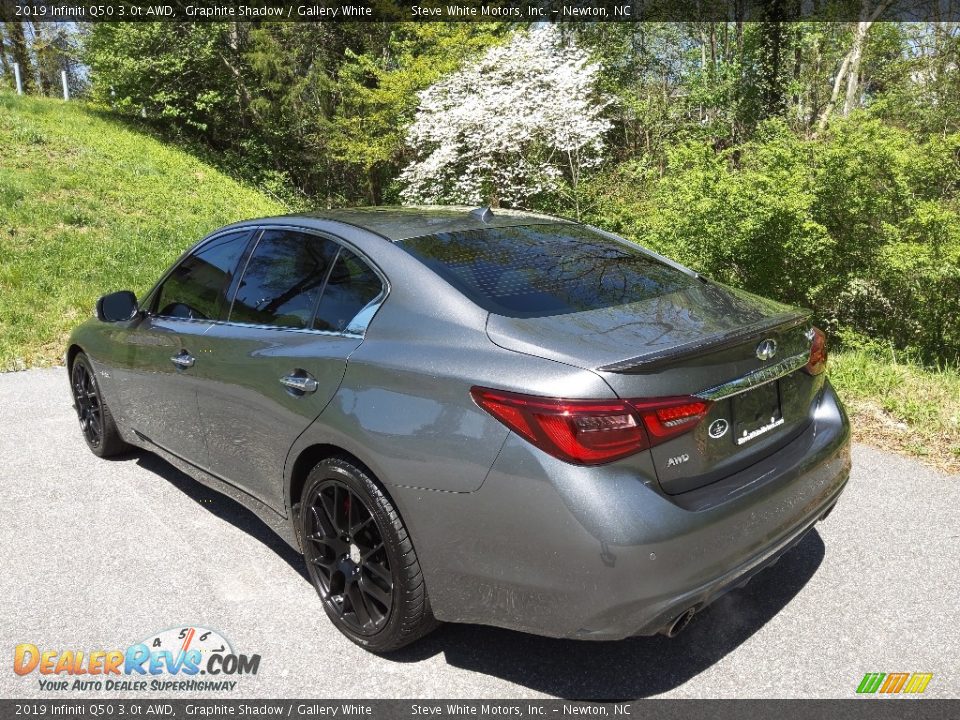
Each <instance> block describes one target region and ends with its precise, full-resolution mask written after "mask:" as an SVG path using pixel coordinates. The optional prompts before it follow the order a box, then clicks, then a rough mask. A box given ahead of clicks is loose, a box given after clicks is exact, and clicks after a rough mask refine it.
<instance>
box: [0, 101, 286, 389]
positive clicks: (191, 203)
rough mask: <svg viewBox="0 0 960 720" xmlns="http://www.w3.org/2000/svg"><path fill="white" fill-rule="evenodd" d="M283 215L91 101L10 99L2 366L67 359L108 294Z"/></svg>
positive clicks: (0, 138)
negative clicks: (227, 228)
mask: <svg viewBox="0 0 960 720" xmlns="http://www.w3.org/2000/svg"><path fill="white" fill-rule="evenodd" d="M283 210H284V208H283V207H282V206H280V205H279V204H278V203H276V202H275V201H273V200H271V199H269V198H267V197H265V196H264V195H262V194H261V193H259V192H257V191H256V190H253V189H251V188H248V187H245V186H243V185H241V184H240V183H238V182H236V181H234V180H232V179H230V178H228V177H227V176H225V175H223V174H222V173H220V172H218V171H217V170H216V169H214V168H213V167H211V166H210V165H208V164H206V163H204V162H202V161H200V160H198V159H197V158H195V157H194V156H192V155H190V154H188V153H186V152H183V151H181V150H178V149H176V148H175V147H172V146H170V145H166V144H164V143H162V142H161V141H160V140H158V139H156V138H154V137H151V136H149V135H147V134H144V133H141V132H137V131H136V130H134V129H131V128H130V127H128V126H126V125H124V124H123V123H122V122H120V121H114V120H111V119H110V118H109V117H108V116H105V115H103V114H100V113H97V112H95V111H93V110H91V109H89V108H87V107H85V106H84V105H83V104H82V103H75V102H73V103H65V102H62V101H58V100H50V99H39V98H24V97H16V96H15V95H12V94H10V93H3V92H0V371H4V370H15V369H21V368H24V367H30V366H35V365H47V364H51V363H55V362H58V361H59V360H60V359H61V358H62V355H63V351H64V342H65V339H66V336H67V334H68V333H69V331H70V329H71V328H72V327H73V326H74V325H76V324H77V323H78V322H80V321H81V320H82V319H83V318H85V317H87V316H89V315H90V313H91V312H92V308H93V304H94V302H95V300H96V298H97V297H98V296H100V295H102V294H103V293H106V292H111V291H113V290H121V289H131V290H134V291H135V292H137V293H141V292H143V291H144V290H146V289H148V288H149V287H150V286H151V285H152V283H153V282H154V281H155V280H156V278H157V276H158V275H159V274H160V272H161V271H162V270H163V269H164V268H166V267H167V266H168V265H169V264H170V262H171V261H172V260H173V259H174V258H176V257H177V255H179V254H180V253H181V252H182V251H183V250H184V249H185V248H186V247H188V246H189V245H191V244H193V243H194V242H196V241H197V240H199V239H200V238H201V237H202V236H203V235H204V234H205V233H207V232H209V231H211V230H213V229H215V228H217V227H219V226H221V225H224V224H226V223H229V222H233V221H235V220H240V219H244V218H249V217H256V216H259V215H268V214H275V213H278V212H283Z"/></svg>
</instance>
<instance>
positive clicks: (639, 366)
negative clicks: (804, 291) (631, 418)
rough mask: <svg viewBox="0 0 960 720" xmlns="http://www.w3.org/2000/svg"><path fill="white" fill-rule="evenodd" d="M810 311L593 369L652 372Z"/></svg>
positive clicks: (799, 320) (780, 327)
mask: <svg viewBox="0 0 960 720" xmlns="http://www.w3.org/2000/svg"><path fill="white" fill-rule="evenodd" d="M812 316H813V313H812V312H810V311H807V310H804V311H796V312H787V313H781V314H779V315H774V316H772V317H768V318H764V319H763V320H760V321H758V322H755V323H751V324H750V325H745V326H743V327H740V328H736V329H735V330H731V331H729V332H727V333H723V334H721V335H710V336H708V337H705V338H700V339H697V340H692V341H690V342H686V343H683V344H681V345H673V346H672V347H668V348H664V349H663V350H655V351H653V352H649V353H644V354H642V355H637V356H635V357H632V358H628V359H626V360H619V361H617V362H615V363H610V364H609V365H603V366H602V367H598V368H596V369H597V370H598V371H600V372H610V373H621V374H624V375H642V374H644V373H648V372H655V371H656V370H659V369H661V368H663V367H664V366H665V365H669V364H671V363H673V362H674V361H676V360H679V359H680V358H683V359H684V360H688V359H690V358H694V357H701V356H703V355H709V354H710V353H713V352H718V351H720V350H726V349H727V348H730V347H733V346H734V345H738V344H740V343H741V342H743V341H744V340H746V339H748V338H749V337H750V336H751V335H754V334H756V333H759V332H764V331H772V330H776V331H778V332H783V331H784V330H789V329H791V328H794V327H796V326H797V325H802V324H803V323H805V322H807V321H808V320H809V319H810V318H811V317H812Z"/></svg>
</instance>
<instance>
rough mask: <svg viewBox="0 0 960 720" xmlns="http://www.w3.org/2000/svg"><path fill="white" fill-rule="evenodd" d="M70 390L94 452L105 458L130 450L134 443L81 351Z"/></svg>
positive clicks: (73, 367) (71, 372)
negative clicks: (122, 430) (122, 434)
mask: <svg viewBox="0 0 960 720" xmlns="http://www.w3.org/2000/svg"><path fill="white" fill-rule="evenodd" d="M70 389H71V391H72V394H73V407H74V409H75V410H76V411H77V419H78V420H79V421H80V431H81V432H82V433H83V439H84V441H86V443H87V447H88V448H90V451H91V452H92V453H93V454H94V455H96V456H97V457H102V458H106V457H111V456H113V455H119V454H120V453H123V452H127V451H129V450H130V449H131V446H130V445H128V444H127V443H125V442H124V441H123V439H122V438H121V437H120V431H119V430H117V424H116V422H114V419H113V415H112V414H111V413H110V408H108V407H107V403H106V402H105V401H104V399H103V394H102V393H101V392H100V385H99V383H97V376H96V373H94V372H93V366H92V365H91V364H90V360H89V359H88V358H87V356H86V355H85V354H84V353H82V352H81V353H78V354H77V356H76V357H75V358H74V359H73V364H72V365H71V366H70Z"/></svg>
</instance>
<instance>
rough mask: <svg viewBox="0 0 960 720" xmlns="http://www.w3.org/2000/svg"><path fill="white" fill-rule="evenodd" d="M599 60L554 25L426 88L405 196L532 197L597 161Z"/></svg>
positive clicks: (575, 191)
mask: <svg viewBox="0 0 960 720" xmlns="http://www.w3.org/2000/svg"><path fill="white" fill-rule="evenodd" d="M599 70H600V66H599V64H597V63H594V62H591V61H590V59H589V57H588V56H587V54H586V53H585V52H583V51H582V50H581V49H580V48H579V47H578V46H577V45H576V44H575V43H574V42H572V41H571V40H564V38H563V37H562V35H561V33H560V31H559V30H558V29H557V28H555V27H553V26H546V27H541V28H538V29H535V30H529V31H520V32H518V33H516V34H515V35H514V36H513V37H512V38H511V39H510V41H509V42H508V43H506V44H504V45H502V46H497V47H493V48H491V49H490V50H488V51H487V52H486V54H485V55H484V56H483V57H482V58H480V59H479V60H477V61H476V62H473V63H469V64H468V65H466V66H465V67H464V68H462V69H461V70H459V71H458V72H455V73H452V74H451V75H448V76H447V77H445V78H444V79H443V80H441V81H440V82H438V83H436V84H434V85H432V86H431V87H430V88H428V89H426V90H424V91H423V92H421V93H420V104H419V107H418V110H417V116H416V118H415V120H414V121H413V123H412V124H411V126H410V128H409V130H408V134H407V141H408V144H409V145H410V146H411V147H412V148H413V149H414V151H415V152H416V153H417V158H416V160H414V162H412V163H411V164H410V165H408V166H407V168H406V169H405V170H404V171H403V173H402V174H401V176H400V180H401V182H403V183H405V184H406V187H405V189H404V191H403V193H402V197H403V198H404V200H406V201H408V202H425V203H428V204H440V203H451V202H452V203H464V204H481V203H487V204H490V205H493V206H495V207H496V206H499V204H500V203H501V202H504V203H508V204H512V205H520V206H524V205H528V204H530V202H531V201H532V200H535V199H536V198H538V197H540V196H549V195H551V194H555V193H558V192H562V191H563V190H564V189H566V191H567V193H568V194H569V196H570V197H571V198H572V199H573V203H574V205H575V208H576V210H577V212H578V214H579V184H580V180H581V177H582V175H583V173H584V172H586V171H588V170H590V169H592V168H595V167H596V166H598V165H599V163H600V160H601V156H602V152H603V146H604V141H603V135H604V133H605V132H606V131H607V130H609V128H610V123H609V121H608V120H606V119H605V118H604V117H603V115H602V113H603V111H604V109H605V107H606V105H607V102H608V101H607V100H605V99H603V98H602V97H600V96H599V94H598V93H597V92H596V82H597V75H598V73H599Z"/></svg>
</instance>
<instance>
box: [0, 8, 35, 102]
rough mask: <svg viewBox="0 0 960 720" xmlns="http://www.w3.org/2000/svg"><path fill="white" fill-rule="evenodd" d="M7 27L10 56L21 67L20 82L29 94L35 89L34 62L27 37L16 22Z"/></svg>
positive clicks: (8, 23)
mask: <svg viewBox="0 0 960 720" xmlns="http://www.w3.org/2000/svg"><path fill="white" fill-rule="evenodd" d="M5 25H6V28H7V36H8V37H9V38H10V46H11V47H10V54H11V56H12V57H13V61H14V62H15V63H18V64H19V65H20V80H21V82H22V83H23V91H24V92H25V93H28V92H30V91H31V90H32V89H33V77H34V75H33V61H32V60H31V58H30V50H29V48H28V47H27V38H26V35H24V33H23V25H21V24H20V23H15V22H7V23H5Z"/></svg>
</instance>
